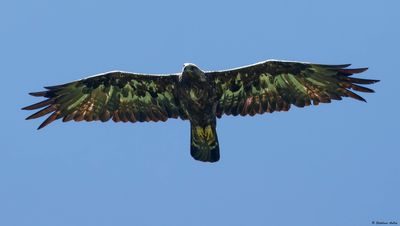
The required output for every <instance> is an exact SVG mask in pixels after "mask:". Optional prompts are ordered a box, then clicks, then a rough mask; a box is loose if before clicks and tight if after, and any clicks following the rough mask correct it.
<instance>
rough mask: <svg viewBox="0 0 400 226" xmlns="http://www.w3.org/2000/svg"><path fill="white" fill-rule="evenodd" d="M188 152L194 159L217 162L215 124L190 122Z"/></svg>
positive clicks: (217, 148) (217, 145)
mask: <svg viewBox="0 0 400 226" xmlns="http://www.w3.org/2000/svg"><path fill="white" fill-rule="evenodd" d="M190 127H191V130H190V154H191V155H192V157H193V158H194V159H196V160H199V161H203V162H217V161H218V160H219V144H218V137H217V131H216V129H215V127H216V126H215V124H214V125H212V124H208V125H205V126H203V125H194V124H193V123H191V124H190Z"/></svg>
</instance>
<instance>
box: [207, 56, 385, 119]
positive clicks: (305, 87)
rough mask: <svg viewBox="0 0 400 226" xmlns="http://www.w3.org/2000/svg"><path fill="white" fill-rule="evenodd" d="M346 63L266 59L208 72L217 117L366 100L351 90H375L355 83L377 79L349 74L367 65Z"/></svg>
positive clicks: (359, 70)
mask: <svg viewBox="0 0 400 226" xmlns="http://www.w3.org/2000/svg"><path fill="white" fill-rule="evenodd" d="M348 66H350V65H349V64H346V65H321V64H311V63H301V62H285V61H274V60H268V61H265V62H261V63H257V64H254V65H250V66H245V67H241V68H236V69H231V70H226V71H215V72H207V73H206V74H207V76H208V77H209V79H210V80H211V81H212V82H213V83H214V85H215V87H216V90H217V94H218V97H219V102H218V105H217V117H219V118H220V117H221V116H222V115H223V114H226V115H234V116H236V115H239V114H240V115H242V116H244V115H251V116H253V115H255V114H262V113H265V112H273V111H288V110H289V108H290V105H292V104H293V105H296V106H297V107H304V106H308V105H310V104H311V102H312V103H313V104H314V105H318V104H319V103H330V102H331V100H341V99H342V97H351V98H354V99H357V100H361V101H365V100H364V98H362V97H361V96H359V95H357V94H355V93H354V92H352V91H350V89H352V90H356V91H360V92H374V91H373V90H372V89H369V88H366V87H363V86H360V85H358V84H372V83H375V82H378V81H379V80H371V79H361V78H353V77H350V76H351V75H353V74H357V73H361V72H363V71H365V70H367V68H356V69H348V68H347V67H348Z"/></svg>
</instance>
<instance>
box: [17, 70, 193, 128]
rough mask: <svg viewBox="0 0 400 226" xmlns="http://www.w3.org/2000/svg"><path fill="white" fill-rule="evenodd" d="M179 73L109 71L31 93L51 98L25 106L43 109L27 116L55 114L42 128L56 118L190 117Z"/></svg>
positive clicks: (31, 108)
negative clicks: (182, 103) (178, 93)
mask: <svg viewBox="0 0 400 226" xmlns="http://www.w3.org/2000/svg"><path fill="white" fill-rule="evenodd" d="M177 80H178V78H177V76H176V75H169V76H151V75H140V74H133V73H127V72H119V71H115V72H108V73H104V74H101V75H98V76H94V77H90V78H86V79H82V80H79V81H76V82H71V83H66V84H63V85H58V86H51V87H45V88H46V89H47V90H46V91H41V92H34V93H30V94H31V95H32V96H39V97H40V96H43V97H46V98H47V99H46V100H44V101H41V102H39V103H36V104H33V105H30V106H27V107H24V108H23V109H24V110H36V109H41V108H43V109H41V110H39V111H38V112H36V113H34V114H32V115H31V116H29V117H27V119H35V118H39V117H42V116H44V115H47V114H50V113H52V114H51V115H50V116H49V117H48V118H47V119H46V120H45V121H44V122H43V123H42V124H41V125H40V126H39V128H38V129H41V128H43V127H45V126H46V125H48V124H50V123H51V122H53V121H54V120H57V119H60V118H62V119H63V122H67V121H70V120H74V121H82V120H85V121H98V120H99V121H102V122H105V121H108V120H109V119H111V118H112V119H113V121H115V122H120V121H122V122H137V121H139V122H144V121H155V122H157V121H166V120H167V119H168V118H178V117H181V118H182V119H186V116H185V114H184V113H183V112H182V110H181V108H180V105H179V102H178V99H177V97H176V89H175V88H176V85H177Z"/></svg>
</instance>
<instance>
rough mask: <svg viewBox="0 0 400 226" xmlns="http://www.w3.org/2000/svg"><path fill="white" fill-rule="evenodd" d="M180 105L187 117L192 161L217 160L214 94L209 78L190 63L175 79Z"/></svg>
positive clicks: (215, 94) (216, 97)
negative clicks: (176, 80) (177, 78)
mask: <svg viewBox="0 0 400 226" xmlns="http://www.w3.org/2000/svg"><path fill="white" fill-rule="evenodd" d="M178 92H179V96H180V106H181V108H182V109H183V110H184V111H185V113H186V114H187V116H188V119H189V120H190V140H191V142H190V143H191V145H190V153H191V155H192V156H193V158H195V159H196V160H200V161H209V162H216V161H218V160H219V144H218V137H217V131H216V126H217V116H216V111H217V105H218V96H217V92H216V89H215V86H214V85H213V83H212V81H211V80H210V78H208V77H206V75H205V73H204V72H203V71H202V70H200V69H199V68H198V67H197V66H196V65H194V64H185V66H184V68H183V71H182V75H181V76H180V78H179V83H178Z"/></svg>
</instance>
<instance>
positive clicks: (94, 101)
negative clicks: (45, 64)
mask: <svg viewBox="0 0 400 226" xmlns="http://www.w3.org/2000/svg"><path fill="white" fill-rule="evenodd" d="M349 66H350V64H343V65H323V64H313V63H304V62H291V61H277V60H267V61H263V62H259V63H256V64H252V65H248V66H244V67H239V68H234V69H229V70H222V71H202V70H200V69H199V68H198V67H197V66H196V65H194V64H184V67H183V70H182V72H181V73H177V74H168V75H149V74H139V73H132V72H124V71H111V72H106V73H103V74H98V75H95V76H92V77H88V78H84V79H81V80H78V81H73V82H69V83H65V84H62V85H56V86H48V87H45V88H46V90H45V91H40V92H32V93H30V95H32V96H37V97H45V98H46V99H45V100H43V101H41V102H39V103H35V104H32V105H29V106H27V107H24V108H23V109H24V110H38V111H37V112H36V113H34V114H32V115H30V116H29V117H27V119H35V118H39V117H42V116H44V115H48V114H49V116H48V117H47V119H46V120H44V122H43V123H42V124H41V125H40V126H39V128H38V129H41V128H43V127H45V126H47V125H48V124H50V123H51V122H53V121H55V120H57V119H62V121H63V122H67V121H71V120H74V121H78V122H79V121H89V122H90V121H101V122H106V121H108V120H110V119H112V120H113V121H114V122H131V123H135V122H149V121H153V122H159V121H162V122H164V121H166V120H167V119H169V118H180V119H183V120H189V121H190V124H191V126H190V128H191V129H190V132H191V136H190V137H191V148H190V153H191V155H192V157H193V158H194V159H196V160H200V161H203V162H216V161H218V160H219V159H220V153H219V143H218V136H217V132H216V125H217V119H218V118H221V117H222V116H223V115H233V116H238V115H240V116H246V115H249V116H254V115H256V114H264V113H272V112H276V111H288V110H289V109H290V107H291V106H292V105H294V106H297V107H305V106H309V105H318V104H319V103H330V102H331V100H341V99H342V98H343V97H350V98H353V99H356V100H360V101H365V99H364V98H362V97H361V96H359V95H358V94H356V93H354V92H353V91H358V92H367V93H371V92H374V91H373V90H372V89H369V88H367V87H364V86H363V85H368V84H372V83H376V82H378V81H379V80H373V79H364V78H355V77H352V75H353V74H358V73H361V72H364V71H366V70H367V68H353V69H351V68H348V67H349Z"/></svg>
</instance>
